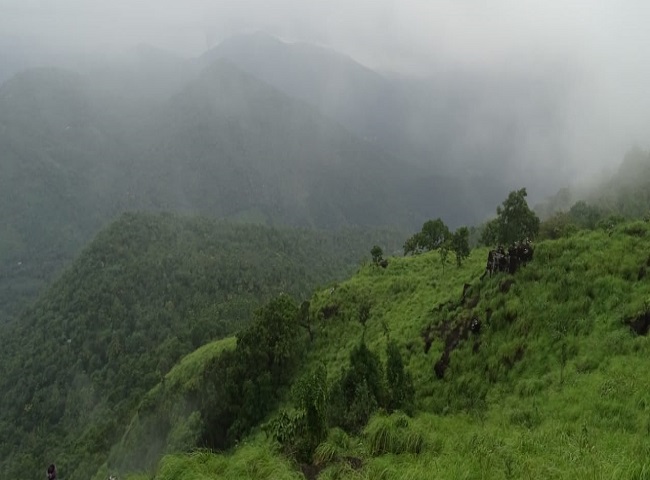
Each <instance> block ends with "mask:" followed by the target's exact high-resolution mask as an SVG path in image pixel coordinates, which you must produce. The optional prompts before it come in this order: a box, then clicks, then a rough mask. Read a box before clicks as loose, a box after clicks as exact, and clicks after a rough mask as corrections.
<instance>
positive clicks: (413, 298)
mask: <svg viewBox="0 0 650 480" xmlns="http://www.w3.org/2000/svg"><path fill="white" fill-rule="evenodd" d="M486 254H487V250H485V249H478V250H474V251H473V252H472V255H471V257H470V258H469V259H468V260H467V262H466V263H465V264H464V265H463V267H462V268H456V267H455V266H447V267H446V268H445V271H444V273H443V271H442V267H441V265H440V263H439V257H438V255H437V253H435V252H434V253H430V254H425V255H421V256H418V257H409V258H392V259H390V264H389V266H388V268H387V269H385V270H384V269H381V268H376V267H374V266H371V265H365V266H363V267H362V268H361V269H360V271H359V272H358V274H357V275H355V276H354V277H352V278H351V279H349V280H348V281H346V282H343V283H341V284H339V285H337V286H336V287H335V288H334V289H333V290H332V289H326V290H323V291H320V292H317V293H316V294H315V295H314V297H313V299H312V302H311V308H312V315H319V312H321V311H323V309H324V307H333V306H336V308H337V309H338V313H337V314H336V315H334V316H331V317H330V318H327V319H325V318H321V319H320V320H319V321H318V323H317V328H316V329H315V337H314V342H313V344H312V345H311V348H310V349H309V351H310V353H309V355H308V359H307V361H306V362H305V365H304V368H305V369H307V368H310V366H312V365H314V364H315V363H316V362H324V363H325V365H326V366H327V369H328V374H329V377H330V379H331V380H333V379H335V378H336V377H337V376H338V375H340V372H341V370H342V368H344V366H345V365H346V364H347V362H348V355H349V352H350V351H351V349H352V348H353V347H354V346H355V345H356V344H358V342H359V339H360V338H361V336H362V335H364V329H363V327H362V325H361V324H360V323H359V322H358V321H357V312H358V304H359V302H360V301H369V302H370V303H371V305H372V306H371V312H370V317H369V319H368V322H367V324H366V330H365V339H366V342H367V344H368V345H369V347H370V348H371V349H372V350H374V351H376V352H378V353H379V354H380V355H382V356H383V355H384V352H385V347H386V342H387V340H388V338H389V337H390V339H392V340H395V341H396V342H397V343H398V345H399V346H400V348H401V349H402V353H403V356H404V359H405V362H406V364H407V368H408V370H409V372H410V373H411V374H412V376H413V379H414V384H415V388H416V413H415V415H414V416H413V418H408V417H406V416H405V415H403V414H399V413H397V414H393V415H386V414H385V413H382V412H378V413H377V414H376V415H374V416H373V418H372V419H371V420H370V422H369V423H368V425H367V426H366V428H365V429H364V431H363V432H362V433H361V434H359V435H358V436H348V435H347V434H345V433H343V432H341V431H340V430H336V429H335V430H332V431H331V432H330V435H329V437H328V439H327V440H326V441H325V442H323V443H322V444H321V445H320V446H319V447H318V448H317V449H316V453H315V463H317V464H319V465H321V467H325V469H324V470H323V471H322V472H321V474H320V477H319V478H321V479H411V478H434V479H436V478H440V479H510V478H513V479H515V478H516V479H519V478H531V479H538V478H540V479H567V480H569V479H576V478H580V479H611V478H616V479H630V480H631V479H635V480H636V479H646V478H650V460H648V459H649V458H650V455H649V454H650V395H649V394H648V392H650V375H648V373H647V365H648V358H649V357H650V339H649V338H648V337H646V336H640V335H637V334H636V333H634V332H632V331H631V329H630V328H629V327H628V326H627V325H626V324H625V323H624V321H625V320H626V319H629V318H631V317H634V316H636V315H639V314H640V313H643V312H644V311H646V310H647V309H648V305H649V304H650V277H648V276H645V277H643V276H640V275H639V272H640V270H642V269H644V268H647V269H650V265H648V262H649V258H650V225H649V224H648V223H644V222H636V223H634V224H624V225H620V226H618V227H616V228H615V229H614V230H613V231H611V232H605V231H593V232H586V231H584V232H578V233H576V234H575V235H573V236H571V237H568V238H563V239H559V240H555V241H546V242H543V243H540V244H539V245H537V246H536V250H535V257H534V260H533V261H532V262H531V263H530V264H528V265H527V266H525V267H524V268H522V269H521V270H520V271H519V272H517V274H515V275H514V276H513V277H512V280H514V283H513V284H512V285H511V286H510V288H509V289H508V290H507V289H505V288H504V281H506V280H508V279H510V278H511V277H510V276H508V275H504V274H499V275H496V276H494V277H492V278H486V279H485V280H483V281H482V282H481V281H479V280H478V277H479V276H480V274H481V273H482V270H483V268H484V262H485V258H486ZM465 283H468V284H471V285H472V288H471V290H470V293H469V294H468V295H467V298H466V300H467V301H465V302H461V294H462V290H463V284H465ZM477 296H478V298H476V297H477ZM441 305H442V307H440V306H441ZM330 310H332V309H331V308H330ZM489 312H491V313H489ZM473 316H477V317H479V318H480V319H481V320H482V330H481V333H480V334H479V335H474V334H470V335H469V336H468V338H466V339H464V340H461V341H460V343H459V344H458V347H457V348H456V349H455V350H454V351H453V352H452V353H451V356H450V364H449V367H448V369H447V371H446V372H445V375H444V378H443V379H438V378H437V377H436V375H435V373H434V370H433V366H434V364H435V363H436V361H437V360H438V358H439V357H440V355H441V353H442V351H443V348H444V342H443V340H441V339H440V338H437V337H436V338H435V339H434V340H433V342H432V345H431V348H430V350H429V351H428V353H425V349H424V339H423V336H422V332H423V330H425V329H426V328H427V327H429V326H431V327H434V328H435V327H437V326H439V325H441V323H443V322H450V324H451V325H455V324H457V323H458V322H463V321H465V320H466V319H468V318H471V317H473ZM251 442H252V444H251V445H248V446H247V447H245V448H248V449H251V448H259V449H263V450H265V451H266V452H267V454H268V455H275V456H276V457H274V458H277V461H278V462H284V463H278V465H281V466H282V467H281V469H280V470H278V472H276V474H277V475H278V478H283V477H282V475H290V474H292V473H293V474H295V472H297V468H296V467H295V466H294V465H292V464H290V463H288V462H286V461H284V460H282V457H281V456H279V454H276V453H273V452H275V450H273V449H271V447H269V445H268V444H267V443H266V441H265V440H263V438H262V437H261V436H259V437H255V438H253V439H252V440H251ZM240 452H241V449H236V450H235V452H234V453H233V454H232V455H231V456H218V457H216V458H219V459H220V461H225V460H224V459H228V460H227V464H231V463H236V458H238V457H237V455H239V454H240ZM215 461H216V460H215ZM265 461H266V460H265ZM155 478H156V480H158V479H159V478H167V477H160V476H156V477H155ZM179 478H180V477H179ZM197 478H199V477H197ZM216 478H220V477H216ZM224 478H226V477H224ZM229 478H236V476H235V477H229ZM242 478H247V477H242ZM260 478H266V477H260Z"/></svg>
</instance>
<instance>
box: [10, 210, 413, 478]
mask: <svg viewBox="0 0 650 480" xmlns="http://www.w3.org/2000/svg"><path fill="white" fill-rule="evenodd" d="M396 237H397V238H396ZM400 237H401V236H400V235H397V236H396V235H395V234H391V233H385V234H382V233H380V232H374V233H370V232H362V231H359V230H357V231H353V230H348V231H339V232H317V231H307V230H277V229H271V228H268V227H262V226H252V225H250V226H245V225H236V224H228V223H219V222H216V221H214V220H209V219H204V218H184V217H176V216H173V215H170V214H162V215H154V214H125V215H123V216H121V217H120V218H119V219H118V220H117V221H116V222H115V223H113V224H111V226H109V227H108V228H106V229H105V230H103V231H102V232H101V233H100V234H99V235H98V236H97V238H96V239H95V240H94V241H93V242H92V243H91V244H90V245H89V246H88V247H87V248H85V249H84V251H83V252H82V254H81V255H80V256H79V258H78V259H77V260H76V261H75V262H74V264H73V265H72V266H71V267H70V268H68V269H67V270H66V272H65V273H64V274H63V275H62V276H61V277H60V278H59V279H58V280H57V281H56V282H55V283H54V285H53V286H52V287H51V288H50V289H49V290H48V291H47V292H46V293H45V294H44V295H43V296H42V297H41V298H40V299H39V301H38V302H36V304H35V305H34V306H33V307H32V308H30V309H29V311H28V312H26V313H25V314H24V315H23V316H22V317H21V318H20V321H18V322H15V323H14V324H12V325H10V326H5V327H3V328H2V330H1V331H0V334H1V338H2V343H3V349H2V351H1V352H0V390H1V391H2V392H3V395H2V397H1V399H0V446H1V451H0V459H2V460H1V461H0V462H1V463H0V468H2V470H3V471H5V472H10V473H8V475H10V476H12V477H13V478H25V477H28V476H29V475H30V472H36V471H38V470H39V468H40V465H43V464H44V462H45V463H47V462H48V461H49V460H48V458H52V457H53V456H56V457H57V458H59V459H60V460H59V461H60V462H62V463H65V464H66V465H67V467H66V468H67V469H68V470H69V471H71V470H72V469H74V471H75V472H76V473H74V474H73V473H72V472H71V473H70V474H69V475H66V477H67V478H70V479H72V478H87V476H88V475H87V474H89V473H92V472H94V471H95V470H96V469H97V467H98V466H99V465H100V464H101V463H102V462H103V461H104V460H105V456H106V455H107V453H108V449H109V448H110V447H111V445H112V444H113V442H114V441H115V440H116V439H117V436H118V435H120V434H121V431H122V430H121V428H122V425H123V423H124V422H125V421H126V420H127V419H128V418H129V417H130V415H131V413H132V409H133V408H134V407H135V406H136V405H137V404H138V402H139V400H140V399H141V397H142V395H143V394H144V393H145V392H146V391H148V390H149V389H150V388H151V387H153V386H154V385H155V384H156V383H157V382H158V381H159V380H160V379H161V378H163V376H164V375H165V374H166V373H167V372H168V371H169V369H170V368H171V367H172V366H173V365H174V364H175V363H176V361H177V360H178V359H179V358H180V357H181V356H182V355H184V354H186V353H188V352H190V351H192V350H194V349H195V348H197V347H199V346H200V345H203V344H205V343H206V342H208V341H210V340H212V339H215V338H220V337H223V336H225V335H228V334H231V333H233V332H235V331H238V330H240V329H241V328H242V327H243V326H245V325H247V324H248V322H249V319H250V317H251V314H252V311H253V310H254V309H255V308H257V306H259V305H260V303H261V302H263V301H264V300H265V299H268V298H269V297H271V296H274V295H277V294H279V293H281V292H287V293H291V294H292V295H295V296H296V297H298V298H301V297H305V296H307V295H309V294H310V292H311V291H312V289H313V288H314V287H316V286H317V285H319V284H322V283H324V282H328V281H331V280H333V279H335V278H340V277H341V276H342V275H344V274H346V273H349V272H350V270H352V269H354V268H355V266H356V265H358V262H359V259H360V258H362V257H364V256H365V252H367V251H368V250H369V248H368V246H369V245H372V244H373V243H380V244H382V245H384V246H385V247H386V248H387V249H393V248H395V247H396V245H398V244H399V240H401V238H400Z"/></svg>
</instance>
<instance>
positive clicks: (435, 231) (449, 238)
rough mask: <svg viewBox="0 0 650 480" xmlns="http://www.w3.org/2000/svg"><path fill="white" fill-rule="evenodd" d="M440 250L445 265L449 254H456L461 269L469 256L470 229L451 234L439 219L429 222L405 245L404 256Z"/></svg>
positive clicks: (464, 228)
mask: <svg viewBox="0 0 650 480" xmlns="http://www.w3.org/2000/svg"><path fill="white" fill-rule="evenodd" d="M432 250H438V251H439V252H440V260H441V262H442V264H443V267H444V265H445V263H446V262H447V258H448V255H449V252H450V251H451V252H454V254H455V256H456V264H457V265H458V266H459V267H460V266H461V265H462V263H463V260H465V259H466V258H467V257H468V256H469V254H470V246H469V229H468V228H467V227H460V228H459V229H457V230H456V231H455V232H453V233H452V232H451V231H450V230H449V227H447V225H445V223H444V222H443V221H442V220H441V219H440V218H437V219H435V220H428V221H426V222H425V223H424V224H423V225H422V230H420V231H419V232H418V233H416V234H415V235H413V236H412V237H410V238H409V239H408V240H406V242H405V243H404V255H408V254H418V253H422V252H427V251H432Z"/></svg>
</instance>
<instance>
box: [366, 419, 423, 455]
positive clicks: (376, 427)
mask: <svg viewBox="0 0 650 480" xmlns="http://www.w3.org/2000/svg"><path fill="white" fill-rule="evenodd" d="M364 436H365V437H366V438H367V440H368V448H369V450H370V453H371V455H373V456H377V455H384V454H386V453H393V454H402V453H413V454H418V453H420V452H421V451H422V449H423V448H424V437H423V436H422V434H421V433H420V432H418V431H416V430H413V429H412V428H411V426H410V421H409V419H408V417H406V415H404V414H403V413H395V414H393V415H390V416H383V415H377V416H375V417H374V418H373V419H372V420H371V421H370V423H369V424H368V426H367V427H366V429H365V430H364Z"/></svg>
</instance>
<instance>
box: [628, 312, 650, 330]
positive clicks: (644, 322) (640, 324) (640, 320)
mask: <svg viewBox="0 0 650 480" xmlns="http://www.w3.org/2000/svg"><path fill="white" fill-rule="evenodd" d="M625 323H626V325H627V326H628V327H630V328H631V329H632V330H634V332H636V334H637V335H647V334H648V330H650V311H649V312H645V313H642V314H641V315H639V316H637V317H634V318H628V319H627V320H625Z"/></svg>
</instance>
